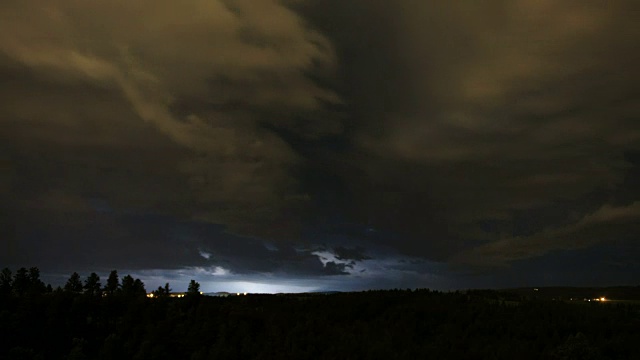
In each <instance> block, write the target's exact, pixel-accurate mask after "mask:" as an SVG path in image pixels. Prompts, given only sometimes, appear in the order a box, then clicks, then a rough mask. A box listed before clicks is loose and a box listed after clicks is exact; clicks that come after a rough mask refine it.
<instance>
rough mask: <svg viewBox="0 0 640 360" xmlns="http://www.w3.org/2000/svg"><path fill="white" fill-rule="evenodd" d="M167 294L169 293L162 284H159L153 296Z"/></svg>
mask: <svg viewBox="0 0 640 360" xmlns="http://www.w3.org/2000/svg"><path fill="white" fill-rule="evenodd" d="M165 295H167V293H166V292H165V291H164V288H163V287H162V286H158V288H157V289H156V290H154V291H153V296H155V297H162V296H165Z"/></svg>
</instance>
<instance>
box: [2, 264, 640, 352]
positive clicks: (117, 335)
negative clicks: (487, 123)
mask: <svg viewBox="0 0 640 360" xmlns="http://www.w3.org/2000/svg"><path fill="white" fill-rule="evenodd" d="M36 270H37V269H35V268H32V270H31V271H26V270H25V271H22V270H19V271H18V272H17V273H16V276H15V277H11V276H9V277H8V278H7V277H6V276H5V275H7V273H5V272H3V274H2V278H1V279H0V280H2V281H0V285H1V289H2V292H1V295H0V338H1V339H2V345H0V359H191V360H199V359H426V358H429V359H640V346H638V344H640V305H639V304H638V303H637V302H635V301H623V300H624V299H610V300H609V299H607V300H606V301H591V302H589V301H571V300H552V299H547V298H546V297H544V296H538V295H539V294H541V293H545V291H543V289H538V290H535V289H516V290H511V291H493V290H469V291H464V292H450V293H443V292H438V291H430V290H428V289H418V290H385V291H368V292H358V293H329V294H317V293H316V294H313V293H312V294H279V295H258V294H248V295H246V296H226V297H223V296H215V297H214V296H203V295H202V294H201V293H200V292H199V291H197V290H198V289H197V287H198V286H197V283H195V284H193V283H192V284H191V285H190V287H189V290H188V291H187V292H186V293H184V296H181V297H171V296H170V295H171V289H170V288H169V286H168V285H167V286H166V289H164V290H162V291H160V289H158V290H156V291H155V292H154V293H155V294H156V295H155V296H153V297H149V296H148V294H146V293H145V292H144V291H140V289H139V288H138V289H137V290H136V289H135V287H131V286H132V284H135V283H136V281H135V280H134V279H128V278H127V277H125V278H127V280H126V284H125V280H124V279H123V282H119V281H117V276H115V277H114V276H110V279H111V281H107V285H105V287H104V288H102V290H103V291H93V290H90V289H91V288H92V287H93V289H94V290H97V289H101V287H100V285H98V284H96V283H95V281H96V279H95V277H93V276H92V275H91V276H89V277H88V278H87V280H86V281H85V283H84V284H82V283H80V284H78V283H77V282H76V281H75V280H77V278H76V276H72V278H73V279H75V280H72V279H70V282H69V283H68V285H69V286H65V287H64V288H58V289H56V290H53V289H51V288H50V287H49V290H47V286H45V285H44V284H42V283H41V282H39V280H38V278H37V275H38V273H37V271H36ZM113 274H114V273H113V272H112V275H113ZM23 275H25V276H24V277H23ZM29 275H31V276H29ZM116 275H117V273H116ZM16 281H17V283H16ZM116 284H117V285H116ZM71 285H74V286H76V287H75V288H74V287H73V286H71ZM139 285H141V284H138V286H139ZM16 289H17V290H18V291H16ZM105 289H106V290H105ZM125 289H128V290H126V291H125ZM572 289H574V290H575V288H572ZM109 290H113V291H109ZM591 290H596V291H597V290H598V289H591ZM637 290H638V288H628V289H626V290H625V291H629V292H631V293H633V291H637ZM598 294H600V293H598ZM594 296H595V295H594Z"/></svg>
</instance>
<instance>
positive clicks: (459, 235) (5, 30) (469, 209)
mask: <svg viewBox="0 0 640 360" xmlns="http://www.w3.org/2000/svg"><path fill="white" fill-rule="evenodd" d="M639 11H640V8H639V7H638V4H637V2H636V1H633V0H615V1H609V2H601V1H583V0H581V1H578V0H575V1H574V0H564V1H551V0H509V1H506V0H505V1H498V0H494V1H488V2H482V3H481V4H480V3H476V2H451V1H447V2H445V1H437V2H424V1H412V0H376V1H371V0H349V1H344V0H282V1H277V0H185V1H181V2H175V1H168V0H153V1H151V0H137V1H121V0H108V1H107V0H96V1H77V0H58V1H45V0H4V1H2V2H0V24H1V25H0V30H2V31H0V171H1V172H0V174H1V175H0V265H2V266H3V267H4V266H9V267H11V268H14V269H15V268H16V267H19V266H38V267H40V269H41V270H42V272H43V273H44V274H45V276H46V278H47V279H49V280H51V281H52V282H54V283H56V282H63V281H64V280H65V279H66V278H68V275H69V274H70V273H71V272H73V271H78V272H80V273H82V274H87V273H88V272H90V271H96V272H98V273H100V274H105V273H107V272H108V271H109V270H111V269H118V270H119V272H120V274H125V273H132V274H135V275H137V276H139V277H141V278H142V279H143V280H144V281H145V283H146V284H147V288H148V289H149V288H151V287H157V286H158V285H160V284H164V282H166V281H169V282H170V283H171V284H172V287H173V288H174V290H183V289H182V287H184V288H185V289H186V283H187V282H188V281H189V280H190V279H192V278H193V279H197V280H198V281H199V282H200V283H201V284H202V288H203V290H205V291H219V290H220V291H221V290H227V291H251V292H280V291H292V292H293V291H316V290H360V289H369V288H395V287H401V288H406V287H412V288H413V287H429V288H437V289H456V288H468V287H511V286H530V285H537V286H543V285H618V284H630V285H638V283H637V279H639V278H640V260H638V259H640V88H639V87H638V85H637V84H638V80H639V79H640V70H639V69H640V67H638V65H637V64H638V63H640V49H638V39H639V38H640V27H638V26H637V23H638V14H639V13H640V12H639Z"/></svg>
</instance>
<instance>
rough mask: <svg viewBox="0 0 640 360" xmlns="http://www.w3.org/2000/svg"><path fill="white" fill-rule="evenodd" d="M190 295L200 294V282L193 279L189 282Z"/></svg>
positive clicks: (188, 292) (188, 291)
mask: <svg viewBox="0 0 640 360" xmlns="http://www.w3.org/2000/svg"><path fill="white" fill-rule="evenodd" d="M187 294H188V295H200V284H198V282H197V281H195V280H193V279H192V280H191V281H190V282H189V287H188V288H187Z"/></svg>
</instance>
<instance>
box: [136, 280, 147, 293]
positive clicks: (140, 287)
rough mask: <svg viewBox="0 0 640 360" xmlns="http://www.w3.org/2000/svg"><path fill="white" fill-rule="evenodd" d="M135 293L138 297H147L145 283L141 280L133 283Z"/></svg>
mask: <svg viewBox="0 0 640 360" xmlns="http://www.w3.org/2000/svg"><path fill="white" fill-rule="evenodd" d="M133 293H134V294H136V295H142V296H145V295H146V294H147V290H146V289H145V288H144V283H143V282H142V280H140V279H136V280H135V281H134V282H133Z"/></svg>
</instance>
